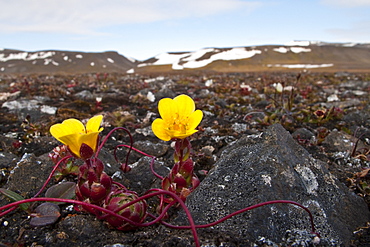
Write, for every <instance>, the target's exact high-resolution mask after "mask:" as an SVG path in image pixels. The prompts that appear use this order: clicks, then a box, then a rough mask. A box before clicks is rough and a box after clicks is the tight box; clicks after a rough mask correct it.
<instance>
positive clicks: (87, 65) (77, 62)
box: [0, 49, 137, 73]
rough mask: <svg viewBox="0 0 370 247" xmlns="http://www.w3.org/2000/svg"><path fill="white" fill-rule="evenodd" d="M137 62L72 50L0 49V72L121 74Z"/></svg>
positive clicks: (113, 55)
mask: <svg viewBox="0 0 370 247" xmlns="http://www.w3.org/2000/svg"><path fill="white" fill-rule="evenodd" d="M136 63H137V61H135V60H133V59H128V58H126V57H124V56H122V55H120V54H118V53H117V52H113V51H110V52H101V53H86V52H73V51H54V50H46V51H36V52H26V51H20V50H10V49H2V50H1V49H0V73H91V72H93V73H97V72H121V73H124V72H125V71H127V70H129V69H131V68H133V67H135V66H136Z"/></svg>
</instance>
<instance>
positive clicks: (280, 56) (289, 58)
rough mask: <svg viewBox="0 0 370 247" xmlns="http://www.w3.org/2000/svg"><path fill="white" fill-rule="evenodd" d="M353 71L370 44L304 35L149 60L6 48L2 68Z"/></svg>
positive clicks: (365, 61)
mask: <svg viewBox="0 0 370 247" xmlns="http://www.w3.org/2000/svg"><path fill="white" fill-rule="evenodd" d="M304 69H306V70H312V71H353V72H355V71H356V72H370V44H357V43H325V42H310V41H298V42H292V43H290V44H287V45H261V46H249V47H230V48H204V49H201V50H198V51H191V52H165V53H162V54H159V55H157V56H155V57H152V58H150V59H148V60H145V61H136V60H133V59H128V58H126V57H125V56H123V55H120V54H118V53H117V52H114V51H109V52H101V53H86V52H72V51H53V50H45V51H37V52H26V51H19V50H10V49H4V50H0V74H1V73H4V74H17V73H21V74H30V73H65V74H76V73H97V72H99V73H103V72H108V73H112V72H117V73H170V72H186V71H209V72H252V71H281V70H283V71H291V70H304Z"/></svg>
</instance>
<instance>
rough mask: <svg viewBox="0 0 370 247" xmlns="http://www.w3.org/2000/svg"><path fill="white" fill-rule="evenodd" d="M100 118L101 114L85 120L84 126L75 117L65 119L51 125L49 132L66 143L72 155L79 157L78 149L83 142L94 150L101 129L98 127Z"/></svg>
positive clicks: (101, 117)
mask: <svg viewBox="0 0 370 247" xmlns="http://www.w3.org/2000/svg"><path fill="white" fill-rule="evenodd" d="M102 119H103V116H102V115H98V116H95V117H93V118H91V119H90V120H89V121H88V122H87V124H86V128H85V126H84V125H83V123H81V122H80V121H79V120H77V119H73V118H71V119H67V120H64V121H63V122H62V123H60V124H54V125H53V126H51V127H50V133H51V135H52V136H54V137H55V139H57V140H58V141H60V142H61V143H63V144H65V145H67V146H68V148H69V150H70V151H71V152H72V153H73V154H74V155H76V156H77V157H80V158H81V156H80V149H81V145H82V144H83V143H84V144H86V145H88V146H89V147H91V149H92V150H93V151H94V152H96V149H97V141H98V136H99V132H101V131H102V130H103V128H101V127H100V124H101V122H102Z"/></svg>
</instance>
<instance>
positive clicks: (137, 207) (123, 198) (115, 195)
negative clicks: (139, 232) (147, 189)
mask: <svg viewBox="0 0 370 247" xmlns="http://www.w3.org/2000/svg"><path fill="white" fill-rule="evenodd" d="M138 198H139V197H138V196H137V194H136V193H135V192H133V191H127V190H124V189H121V188H116V189H115V190H113V191H112V192H111V193H110V194H109V195H108V197H107V198H106V199H105V202H104V207H105V208H106V209H109V210H111V211H114V212H115V213H117V214H119V215H122V216H123V217H126V218H128V219H130V220H132V221H134V222H137V223H142V222H143V221H144V220H145V218H146V215H147V214H146V210H147V203H146V201H145V200H141V201H138V202H136V203H134V204H132V205H130V206H128V207H124V208H122V207H123V206H124V205H125V204H127V203H129V202H132V201H133V200H136V199H138ZM105 220H106V221H107V222H108V223H109V224H110V225H111V226H113V227H116V228H117V229H119V230H123V231H126V230H131V229H134V228H136V226H135V225H132V224H129V223H128V222H125V221H124V220H122V219H120V218H117V217H115V216H112V215H109V216H107V217H105Z"/></svg>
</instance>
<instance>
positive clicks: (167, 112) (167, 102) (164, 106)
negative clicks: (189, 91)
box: [158, 98, 177, 121]
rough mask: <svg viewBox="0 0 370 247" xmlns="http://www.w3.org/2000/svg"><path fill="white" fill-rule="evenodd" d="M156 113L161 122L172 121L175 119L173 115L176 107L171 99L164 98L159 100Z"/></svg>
mask: <svg viewBox="0 0 370 247" xmlns="http://www.w3.org/2000/svg"><path fill="white" fill-rule="evenodd" d="M158 111H159V115H161V117H162V119H163V120H165V121H173V120H174V118H175V117H176V116H175V114H176V112H177V105H176V104H175V102H174V101H173V99H170V98H164V99H161V100H160V101H159V103H158Z"/></svg>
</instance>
